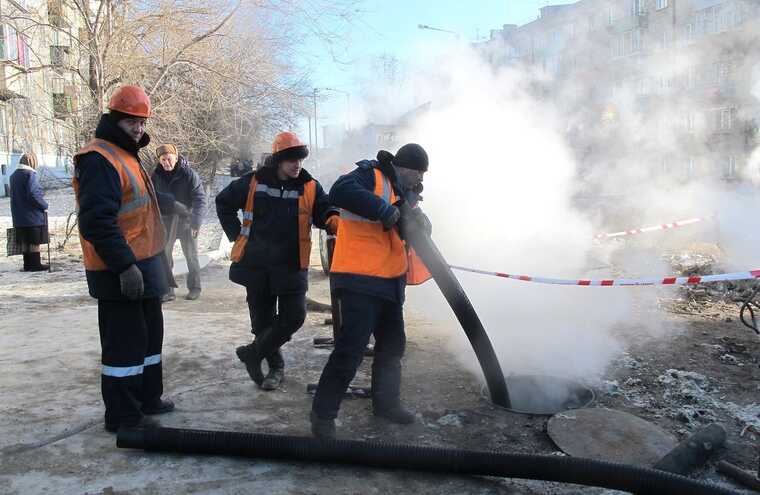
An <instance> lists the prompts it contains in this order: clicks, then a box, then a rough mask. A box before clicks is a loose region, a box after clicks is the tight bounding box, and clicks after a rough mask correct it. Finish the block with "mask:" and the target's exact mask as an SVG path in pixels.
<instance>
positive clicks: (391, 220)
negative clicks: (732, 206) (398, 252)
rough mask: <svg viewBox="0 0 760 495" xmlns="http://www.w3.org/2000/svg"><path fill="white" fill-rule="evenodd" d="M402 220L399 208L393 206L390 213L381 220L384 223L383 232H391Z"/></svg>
mask: <svg viewBox="0 0 760 495" xmlns="http://www.w3.org/2000/svg"><path fill="white" fill-rule="evenodd" d="M400 218H401V212H400V211H399V209H398V208H396V207H395V206H393V205H391V208H390V211H389V212H388V213H387V214H386V215H385V216H384V217H383V218H382V219H381V220H380V221H381V222H382V223H383V230H391V229H392V228H393V227H394V226H395V225H396V224H397V223H398V221H399V219H400Z"/></svg>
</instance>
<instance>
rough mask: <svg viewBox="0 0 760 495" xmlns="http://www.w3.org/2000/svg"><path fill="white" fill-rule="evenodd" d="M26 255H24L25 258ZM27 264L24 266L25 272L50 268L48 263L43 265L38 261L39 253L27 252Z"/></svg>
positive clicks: (44, 270) (42, 270)
mask: <svg viewBox="0 0 760 495" xmlns="http://www.w3.org/2000/svg"><path fill="white" fill-rule="evenodd" d="M26 256H27V255H24V258H26ZM28 256H29V266H28V267H27V268H26V271H27V272H46V271H48V270H50V266H49V265H43V264H42V263H41V261H40V253H39V252H36V253H29V254H28Z"/></svg>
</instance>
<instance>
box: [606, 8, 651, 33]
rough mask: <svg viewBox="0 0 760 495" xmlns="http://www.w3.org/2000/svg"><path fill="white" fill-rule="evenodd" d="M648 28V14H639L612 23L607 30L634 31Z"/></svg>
mask: <svg viewBox="0 0 760 495" xmlns="http://www.w3.org/2000/svg"><path fill="white" fill-rule="evenodd" d="M647 28H649V13H648V12H640V13H638V14H635V15H629V16H625V17H621V18H620V19H617V20H615V21H612V25H610V26H607V29H608V30H610V31H613V32H623V31H631V30H634V29H647Z"/></svg>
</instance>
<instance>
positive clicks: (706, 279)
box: [450, 265, 760, 287]
mask: <svg viewBox="0 0 760 495" xmlns="http://www.w3.org/2000/svg"><path fill="white" fill-rule="evenodd" d="M450 266H451V268H452V269H454V270H459V271H463V272H470V273H479V274H481V275H491V276H494V277H501V278H511V279H514V280H521V281H523V282H533V283H537V284H551V285H580V286H585V287H631V286H640V285H697V284H707V283H711V282H727V281H729V280H753V279H756V278H760V270H752V271H748V272H734V273H721V274H718V275H705V276H703V277H665V278H638V279H637V278H618V279H596V280H591V279H575V280H573V279H564V278H546V277H532V276H528V275H510V274H508V273H501V272H489V271H485V270H476V269H474V268H465V267H463V266H454V265H450Z"/></svg>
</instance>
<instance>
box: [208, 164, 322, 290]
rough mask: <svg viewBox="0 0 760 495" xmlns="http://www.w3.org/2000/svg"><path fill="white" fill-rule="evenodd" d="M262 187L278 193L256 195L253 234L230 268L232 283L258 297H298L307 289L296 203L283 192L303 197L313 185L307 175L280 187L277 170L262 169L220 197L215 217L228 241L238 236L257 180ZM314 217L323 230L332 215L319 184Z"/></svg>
mask: <svg viewBox="0 0 760 495" xmlns="http://www.w3.org/2000/svg"><path fill="white" fill-rule="evenodd" d="M254 173H255V174H256V179H257V181H258V183H259V184H264V185H267V186H269V187H270V188H273V189H275V191H273V192H271V193H265V192H261V191H259V192H257V193H256V196H255V198H254V202H253V228H252V229H251V231H252V232H251V237H250V238H249V239H248V243H247V244H246V246H245V253H244V254H243V257H242V259H241V260H240V261H239V262H237V263H232V265H231V266H230V280H232V281H233V282H235V283H237V284H240V285H244V286H246V287H249V288H251V289H254V290H257V291H259V292H265V293H271V294H277V295H281V294H299V293H304V292H306V291H307V289H308V272H307V270H302V269H301V264H300V255H299V247H298V198H296V197H292V198H282V197H278V196H281V195H282V192H283V191H297V192H298V193H299V195H300V194H303V189H304V184H305V183H306V182H308V181H310V180H312V177H311V175H309V173H308V172H307V171H306V170H303V169H302V170H301V174H300V175H299V176H298V178H296V179H292V180H287V181H281V180H279V179H278V177H277V171H276V169H275V168H273V167H264V168H261V169H259V170H257V171H256V172H251V173H248V174H246V175H244V176H243V177H241V178H240V179H237V180H235V181H234V182H232V183H230V185H228V186H227V187H226V188H224V189H223V190H222V191H221V192H220V193H219V194H218V195H217V196H216V213H217V215H218V216H219V221H220V222H221V224H222V228H223V229H224V232H225V234H226V235H227V238H228V239H229V240H230V241H233V242H234V241H235V240H236V239H237V237H238V235H239V234H240V229H241V223H240V219H239V218H238V211H240V210H243V209H245V203H246V200H247V199H248V191H249V189H250V185H251V179H252V177H253V174H254ZM316 189H317V191H316V198H315V201H314V209H313V212H312V222H313V224H314V226H315V227H317V228H320V229H324V228H325V220H327V217H328V216H329V215H330V214H331V213H335V212H334V211H333V210H331V209H330V204H329V202H328V200H327V194H325V191H324V190H323V189H322V186H321V185H320V184H319V182H317V187H316Z"/></svg>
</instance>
